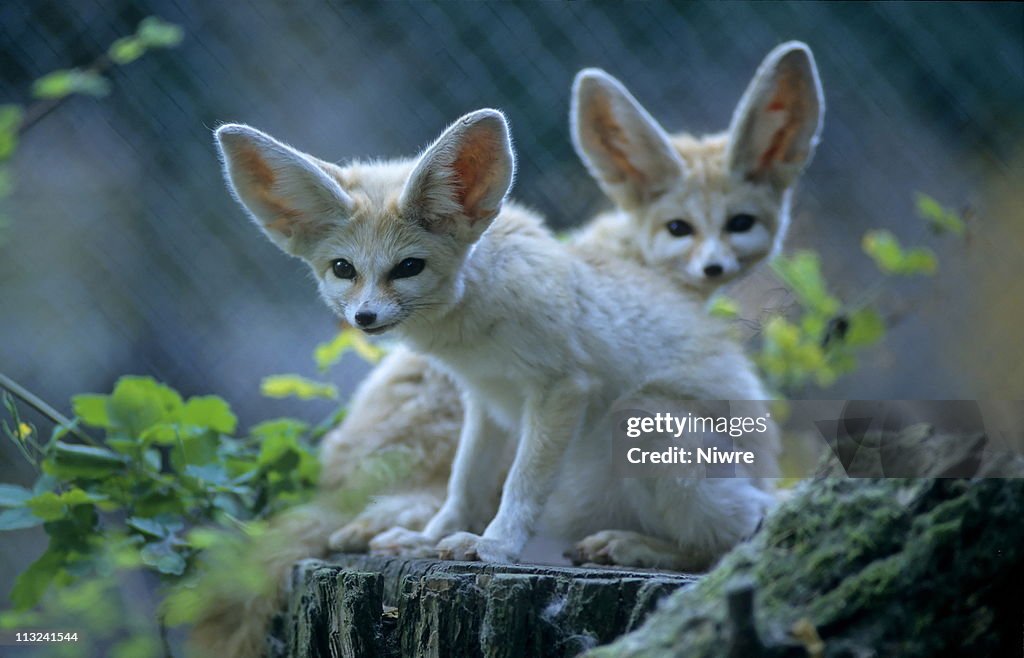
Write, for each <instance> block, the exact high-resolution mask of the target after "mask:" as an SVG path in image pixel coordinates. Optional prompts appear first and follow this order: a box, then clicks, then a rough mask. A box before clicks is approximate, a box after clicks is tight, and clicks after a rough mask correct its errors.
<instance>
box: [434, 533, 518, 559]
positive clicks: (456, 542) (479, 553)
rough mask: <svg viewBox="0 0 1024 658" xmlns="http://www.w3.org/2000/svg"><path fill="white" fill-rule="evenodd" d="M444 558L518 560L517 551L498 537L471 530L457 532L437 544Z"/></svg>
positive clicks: (440, 554) (439, 553)
mask: <svg viewBox="0 0 1024 658" xmlns="http://www.w3.org/2000/svg"><path fill="white" fill-rule="evenodd" d="M437 553H438V555H439V556H440V557H441V559H442V560H470V561H480V562H498V563H503V564H510V563H513V562H515V561H516V554H515V551H513V550H512V549H511V547H509V546H507V545H506V544H505V543H503V542H501V541H499V540H497V539H486V538H484V537H481V536H480V535H474V534H473V533H471V532H457V533H455V534H454V535H449V536H448V537H445V538H444V539H442V540H441V541H440V543H438V545H437Z"/></svg>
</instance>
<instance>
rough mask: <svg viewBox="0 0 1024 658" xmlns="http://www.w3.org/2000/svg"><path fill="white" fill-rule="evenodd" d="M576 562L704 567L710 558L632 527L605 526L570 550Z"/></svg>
mask: <svg viewBox="0 0 1024 658" xmlns="http://www.w3.org/2000/svg"><path fill="white" fill-rule="evenodd" d="M566 557H568V558H570V559H572V561H573V564H586V563H590V564H609V565H618V566H623V567H641V568H650V569H675V570H679V571H700V570H704V569H706V568H707V566H708V564H707V562H708V560H707V559H706V558H699V557H698V556H687V555H686V554H685V553H684V552H683V551H682V550H680V549H679V548H678V547H676V546H674V545H673V544H671V543H669V542H667V541H664V540H662V539H657V538H655V537H651V536H649V535H642V534H640V533H638V532H631V531H629V530H602V531H601V532H595V533H594V534H592V535H590V536H589V537H586V538H585V539H583V540H582V541H580V542H579V543H577V544H576V546H575V548H574V549H573V550H572V551H569V552H568V553H566Z"/></svg>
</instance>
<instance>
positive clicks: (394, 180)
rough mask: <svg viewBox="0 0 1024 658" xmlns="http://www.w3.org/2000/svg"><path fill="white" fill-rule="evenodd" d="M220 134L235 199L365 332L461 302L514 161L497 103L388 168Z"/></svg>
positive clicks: (237, 129)
mask: <svg viewBox="0 0 1024 658" xmlns="http://www.w3.org/2000/svg"><path fill="white" fill-rule="evenodd" d="M216 136H217V142H218V145H219V147H220V150H221V154H222V156H223V160H224V166H225V172H226V175H227V179H228V182H229V184H230V187H231V188H232V190H233V191H234V193H235V196H236V197H237V198H238V200H239V201H240V202H241V203H242V205H243V206H244V207H245V208H246V209H247V210H248V211H249V214H250V215H251V216H252V217H253V219H254V220H255V221H256V223H257V224H258V225H259V226H260V227H261V228H262V229H263V231H264V232H265V233H266V234H267V235H268V236H269V237H270V239H271V240H272V241H274V242H275V243H276V244H277V245H278V246H279V247H281V248H282V249H283V250H284V251H286V252H288V253H290V254H292V255H294V256H298V257H301V258H302V259H303V260H305V261H306V262H307V263H308V264H309V265H310V267H311V268H312V270H313V274H314V276H315V277H316V281H317V284H318V286H319V290H320V294H321V296H322V297H323V299H324V301H325V302H326V303H327V305H328V306H329V307H330V308H331V309H332V310H333V311H334V312H335V313H337V314H338V315H339V316H340V317H343V318H344V319H345V320H346V321H348V323H349V324H351V325H352V326H354V327H359V328H360V329H362V330H363V331H364V332H366V333H368V334H379V333H383V332H385V331H388V330H389V329H392V328H394V327H398V326H400V325H409V324H410V323H414V322H416V321H417V320H424V316H427V317H429V316H430V315H431V313H432V312H433V311H437V310H440V309H443V308H444V307H446V306H447V305H450V304H452V303H454V302H455V301H457V298H458V295H459V293H460V286H459V276H458V274H459V270H460V268H461V265H462V262H463V260H464V258H465V256H466V253H467V252H468V250H469V247H470V246H471V245H472V244H473V243H474V242H475V241H476V239H477V238H478V237H479V236H480V234H482V233H483V231H484V229H486V228H487V226H488V224H489V223H490V220H491V219H493V218H494V217H495V216H496V215H497V214H498V211H499V209H500V208H501V204H502V201H503V200H504V198H505V195H506V193H507V192H508V189H509V187H510V186H511V183H512V175H513V169H514V160H513V156H512V151H511V142H510V139H509V135H508V130H507V126H506V123H505V120H504V118H503V116H502V115H501V113H500V112H497V111H495V110H480V111H477V112H474V113H471V114H469V115H466V116H465V117H463V118H462V119H460V120H459V121H458V122H457V123H455V124H454V125H453V126H451V127H450V128H449V129H448V130H447V131H446V132H445V133H444V134H443V135H441V137H440V138H438V140H437V141H436V142H435V143H434V144H433V145H432V146H430V147H429V148H428V149H427V150H426V151H425V152H424V153H423V154H422V155H421V156H420V157H419V158H417V159H413V160H406V161H395V162H390V163H383V164H382V163H379V162H375V163H373V164H364V163H358V162H357V163H353V164H350V165H348V166H346V167H339V166H336V165H333V164H330V163H327V162H323V161H321V160H318V159H316V158H314V157H312V156H310V155H307V154H305V153H301V152H299V151H297V150H295V149H293V148H291V147H290V146H287V145H285V144H282V143H281V142H279V141H277V140H275V139H273V138H272V137H270V136H269V135H266V134H265V133H262V132H260V131H258V130H256V129H254V128H250V127H248V126H243V125H237V124H229V125H225V126H222V127H220V128H219V129H218V130H217V132H216Z"/></svg>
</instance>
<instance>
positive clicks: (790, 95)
mask: <svg viewBox="0 0 1024 658" xmlns="http://www.w3.org/2000/svg"><path fill="white" fill-rule="evenodd" d="M772 105H774V107H772V108H771V109H769V107H770V106H772ZM823 114H824V103H823V100H822V94H821V85H820V82H819V80H818V75H817V70H816V68H815V66H814V60H813V57H812V55H811V53H810V51H809V50H808V49H807V46H805V45H804V44H802V43H798V42H790V43H786V44H783V45H781V46H779V47H777V48H776V49H774V50H773V51H772V52H771V53H769V55H768V56H767V57H766V58H765V60H764V62H763V63H762V64H761V66H760V68H759V69H758V71H757V74H756V75H755V76H754V78H753V80H752V82H751V83H750V85H749V87H748V89H747V91H746V93H745V94H744V95H743V98H742V100H741V101H740V103H739V105H738V107H737V108H736V111H735V113H734V114H733V118H732V122H731V126H730V128H729V130H728V131H726V132H724V133H720V134H715V135H710V136H705V137H693V136H691V135H688V134H685V133H680V134H677V135H674V136H669V135H667V134H666V132H665V131H664V130H663V129H662V128H661V126H660V125H659V124H658V123H657V122H656V121H655V120H654V119H653V118H652V117H651V115H650V114H649V113H648V112H647V111H646V110H645V109H644V108H643V107H642V106H641V105H640V104H639V103H638V102H637V101H636V99H635V98H633V96H632V95H631V94H630V93H629V92H628V91H627V90H626V89H625V87H624V86H623V85H622V84H621V83H620V82H619V81H618V80H616V79H614V78H613V77H611V76H610V75H608V74H607V73H605V72H603V71H601V70H598V69H586V70H583V71H581V72H580V73H579V74H578V75H577V76H576V80H575V83H574V85H573V98H572V110H571V114H570V123H571V128H572V137H573V144H574V146H575V147H576V152H577V154H578V155H579V157H580V159H581V160H582V161H583V162H584V163H585V164H586V166H587V169H588V171H589V172H590V173H591V174H592V175H593V176H594V178H595V179H596V180H597V182H598V183H599V184H600V186H601V188H602V189H603V190H604V191H605V192H606V193H607V195H608V196H609V197H610V198H611V199H612V200H613V201H614V202H615V205H616V208H615V210H613V211H610V212H606V213H603V214H601V215H599V216H598V217H597V218H595V219H594V220H593V221H592V222H590V223H589V224H588V225H587V226H585V227H584V228H583V229H582V230H580V231H578V232H576V233H575V234H574V235H572V236H571V242H572V244H574V245H575V246H576V248H577V249H578V250H580V251H582V252H586V253H593V254H598V255H605V256H615V257H619V258H624V259H626V260H630V261H633V262H636V263H639V264H642V265H645V266H647V267H650V268H652V269H654V270H655V271H657V272H658V273H660V274H662V275H664V276H665V277H666V278H667V279H668V280H669V281H672V282H673V283H674V284H676V285H678V286H681V287H682V288H683V289H687V290H691V291H693V292H694V293H696V294H698V295H709V294H711V293H712V292H714V291H715V290H716V289H718V288H719V287H720V286H721V285H722V284H723V283H726V282H727V281H730V280H732V279H734V278H736V277H737V276H740V275H742V274H744V273H745V272H747V271H749V270H750V269H751V268H752V267H753V266H755V265H756V264H758V263H760V262H761V261H763V260H764V259H765V258H767V257H769V256H771V255H772V254H774V253H775V252H776V251H777V250H778V249H779V248H780V246H781V244H782V242H783V239H784V237H785V234H786V231H787V228H788V224H789V209H790V204H791V198H792V194H793V189H794V188H795V183H796V181H797V179H798V178H799V175H800V173H801V172H802V170H803V168H804V167H805V166H806V164H807V163H808V162H809V160H810V158H811V156H812V155H813V152H814V148H815V146H816V145H817V142H818V138H819V136H820V132H821V127H822V120H823ZM771 149H788V150H789V152H788V153H783V152H781V151H779V152H777V153H770V152H769V151H770V150H771ZM461 419H462V408H461V399H460V395H459V394H458V392H457V391H456V389H455V387H454V383H453V382H452V381H451V380H450V379H449V378H447V377H446V375H445V373H444V372H443V371H442V370H441V369H440V368H436V367H434V366H432V365H431V364H430V361H429V359H428V358H426V357H424V356H421V355H418V354H415V353H413V352H412V351H410V350H408V349H405V348H399V349H397V350H396V351H394V352H392V353H391V354H389V356H388V357H387V358H386V359H385V361H384V362H382V363H381V364H380V365H379V366H378V367H377V369H376V370H375V372H374V373H373V374H372V375H371V376H370V377H369V378H368V379H367V380H366V381H365V382H364V383H363V384H362V386H360V389H359V391H358V392H357V394H356V396H355V397H354V399H353V400H352V402H351V404H350V405H349V414H348V416H347V418H346V420H345V422H344V423H343V424H342V425H341V426H339V427H338V428H337V429H335V430H334V431H332V432H331V433H329V434H328V435H327V436H326V437H325V439H324V442H323V445H322V449H321V462H322V464H323V478H324V481H323V484H324V486H326V487H328V488H331V487H334V486H336V485H338V484H340V483H342V482H344V481H345V480H346V478H347V477H348V475H349V474H350V472H351V470H352V469H353V468H354V467H356V465H358V464H359V463H361V461H362V459H363V458H364V457H366V456H367V455H368V454H371V453H372V452H374V451H376V450H379V449H381V448H384V447H388V446H395V445H401V446H403V447H405V448H407V449H409V450H412V451H413V453H414V454H415V455H417V456H419V455H422V456H423V457H424V458H425V459H427V462H426V463H428V464H431V465H435V464H436V465H437V466H438V467H439V468H440V470H434V469H433V468H427V469H424V470H423V472H422V473H421V474H416V475H414V476H413V478H412V480H411V481H410V482H406V483H403V487H402V492H401V493H396V494H394V495H385V496H381V497H379V498H378V500H377V501H376V502H375V503H373V504H372V505H370V506H369V507H368V508H367V509H366V510H365V511H364V512H362V513H361V514H359V515H358V516H357V517H356V518H355V519H353V520H352V521H350V522H349V523H347V524H346V525H345V526H343V527H342V528H341V529H340V530H338V531H337V532H335V533H334V534H333V535H332V536H331V538H330V542H329V543H330V547H331V548H333V549H335V550H339V551H345V552H363V551H366V550H367V548H368V547H369V542H370V540H371V539H373V537H374V536H376V535H377V534H378V533H380V532H382V531H384V530H386V529H388V528H390V527H392V526H395V525H398V526H403V527H406V528H411V529H419V528H422V527H423V526H424V525H425V524H426V522H427V521H428V520H429V519H430V517H431V516H432V515H433V513H434V512H435V511H436V510H437V509H438V508H439V507H440V504H441V502H442V501H443V500H444V492H445V487H446V484H447V483H446V475H447V471H446V470H445V467H446V466H447V465H448V464H450V463H451V457H452V455H453V454H454V449H455V438H456V437H457V436H458V434H459V429H460V427H461ZM435 473H436V474H438V475H440V477H435ZM320 541H321V546H322V541H323V540H320ZM376 548H377V550H379V551H383V552H388V551H389V547H388V546H386V545H380V544H378V545H377V546H376Z"/></svg>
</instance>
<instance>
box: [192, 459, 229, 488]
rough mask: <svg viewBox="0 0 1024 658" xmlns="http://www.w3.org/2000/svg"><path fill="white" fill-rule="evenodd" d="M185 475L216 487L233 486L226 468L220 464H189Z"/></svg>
mask: <svg viewBox="0 0 1024 658" xmlns="http://www.w3.org/2000/svg"><path fill="white" fill-rule="evenodd" d="M184 472H185V475H187V476H189V477H192V478H195V479H197V480H200V481H202V482H204V483H206V484H210V485H214V486H226V485H229V484H231V478H229V477H228V474H227V472H226V471H225V470H224V467H223V466H221V465H220V464H202V465H197V464H189V465H188V466H186V467H185V471H184Z"/></svg>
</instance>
